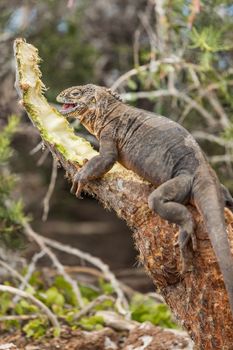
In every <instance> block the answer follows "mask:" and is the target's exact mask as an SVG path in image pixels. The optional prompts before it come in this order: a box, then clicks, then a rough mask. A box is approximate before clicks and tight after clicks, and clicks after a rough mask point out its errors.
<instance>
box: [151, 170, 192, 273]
mask: <svg viewBox="0 0 233 350" xmlns="http://www.w3.org/2000/svg"><path fill="white" fill-rule="evenodd" d="M192 180H193V177H192V176H191V175H184V174H183V175H179V176H177V177H175V178H173V179H171V180H168V181H167V182H165V183H163V184H162V185H161V186H159V187H158V188H156V190H154V191H153V192H152V193H151V194H150V195H149V197H148V204H149V207H150V209H151V210H153V211H154V212H155V213H157V214H159V215H160V216H161V217H162V218H163V219H165V220H168V221H170V222H173V223H175V224H177V225H178V226H179V227H180V233H179V239H178V243H179V247H180V253H181V259H182V273H183V272H186V271H187V270H190V263H189V260H190V251H189V249H188V248H187V244H188V242H189V240H190V238H191V240H192V246H193V250H196V236H195V234H194V222H193V219H192V215H191V213H190V212H189V210H188V209H187V208H186V207H185V206H184V205H183V203H186V202H187V201H188V200H189V198H190V195H191V188H192Z"/></svg>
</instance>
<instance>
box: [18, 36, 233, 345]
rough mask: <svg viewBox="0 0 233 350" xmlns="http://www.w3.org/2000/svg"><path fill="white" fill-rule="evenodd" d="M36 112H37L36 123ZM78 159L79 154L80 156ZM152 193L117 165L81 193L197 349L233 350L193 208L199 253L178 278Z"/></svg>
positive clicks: (171, 239) (222, 298) (222, 295)
mask: <svg viewBox="0 0 233 350" xmlns="http://www.w3.org/2000/svg"><path fill="white" fill-rule="evenodd" d="M17 45H18V48H19V47H20V50H21V52H23V50H24V47H23V45H24V46H25V47H26V49H25V50H29V52H30V54H31V51H30V50H32V48H33V47H32V46H31V45H27V44H25V43H24V42H21V44H20V42H18V43H17ZM20 50H19V49H18V51H17V49H16V58H17V59H18V68H19V69H20V68H21V66H23V64H22V65H20V64H19V63H20V60H21V57H20ZM33 50H35V48H33ZM34 54H35V52H34ZM25 57H26V56H25ZM25 57H24V59H25ZM34 61H35V60H34ZM29 63H30V62H29ZM34 64H36V63H35V62H34ZM28 67H29V65H28ZM28 71H29V68H27V70H25V74H26V73H28ZM23 76H24V73H23V72H21V73H20V74H19V81H18V83H19V87H20V89H21V91H22V93H23V99H24V100H23V102H24V106H25V108H26V110H27V111H28V112H29V114H30V116H31V118H32V119H33V121H34V122H35V124H36V125H37V123H38V118H39V116H40V114H41V113H42V114H43V113H45V112H46V113H47V111H45V109H41V108H40V105H39V104H37V105H35V102H38V99H39V98H40V96H37V97H38V99H31V97H30V96H29V94H28V91H29V90H30V89H32V90H33V89H34V87H35V86H37V85H36V84H34V85H33V84H32V86H31V87H28V84H29V83H30V82H29V80H22V79H23ZM30 79H31V77H30ZM25 81H26V83H27V84H26V87H25ZM37 88H38V86H37ZM31 94H32V92H31ZM35 94H38V91H35ZM27 99H28V100H27ZM43 99H44V97H43ZM43 103H44V100H43ZM32 106H33V108H32ZM35 112H38V113H37V114H36V117H35V116H34V114H35ZM51 113H57V112H54V111H50V115H49V117H51ZM55 117H56V116H55V114H54V118H55ZM41 118H42V117H41ZM46 126H47V124H46ZM38 127H39V128H40V132H41V133H42V137H43V138H44V140H45V142H46V145H47V146H48V147H49V149H50V151H51V153H52V154H53V155H54V157H56V158H57V159H58V160H59V162H60V163H61V164H62V166H63V167H64V169H65V170H66V172H67V173H68V175H69V177H71V178H72V177H73V175H74V174H75V172H76V171H77V170H78V167H79V166H78V165H77V162H75V161H74V160H70V159H69V157H67V154H68V153H69V150H67V152H64V149H63V148H61V145H59V147H58V146H57V142H58V141H56V145H54V143H55V142H52V141H51V140H52V136H51V135H50V131H49V130H46V131H47V132H46V133H45V132H44V131H43V132H42V131H41V125H40V126H38ZM64 133H65V130H64ZM48 135H49V136H51V137H48ZM64 147H65V146H64ZM61 150H62V151H61ZM84 153H85V152H84V151H83V157H82V158H83V159H84V158H86V154H84ZM81 156H82V150H80V157H81ZM152 190H153V187H152V186H151V185H150V184H149V183H147V182H146V181H144V180H143V179H141V178H139V177H138V176H137V175H135V174H134V173H133V172H131V171H128V170H126V169H124V168H123V167H121V166H120V165H117V166H116V167H115V168H113V170H112V171H110V172H109V173H108V174H106V175H105V176H104V177H103V178H102V179H100V180H95V181H92V182H90V183H89V184H88V185H86V187H85V191H86V192H87V193H89V194H91V195H93V196H95V197H96V199H98V200H99V201H100V202H101V203H102V204H103V205H104V207H105V208H108V209H113V210H114V211H115V212H116V213H117V215H118V216H119V217H121V218H122V219H124V220H125V221H126V222H127V224H128V225H129V226H130V227H131V228H132V231H133V232H134V239H135V244H136V247H137V249H138V251H139V261H140V262H141V263H142V264H143V265H144V266H145V269H146V271H147V273H148V274H149V275H150V277H151V279H152V280H153V282H154V284H155V286H156V288H157V289H158V290H159V291H160V293H161V295H162V296H163V297H164V298H165V300H166V302H167V304H168V305H169V306H170V308H171V310H172V312H173V313H174V315H175V317H176V318H177V320H178V321H179V323H180V324H181V325H182V327H183V328H185V329H186V330H187V331H188V332H189V334H190V336H191V337H192V339H193V340H194V342H195V344H196V346H197V348H198V349H206V350H207V349H208V350H211V349H214V350H217V349H228V350H230V349H233V319H232V315H231V311H230V306H229V302H228V296H227V293H226V290H225V287H224V283H223V279H222V275H221V273H220V270H219V267H218V263H217V261H216V257H215V254H214V252H213V249H212V247H211V244H210V241H209V238H208V234H207V232H206V229H205V227H204V224H203V220H202V218H201V216H200V215H199V214H198V212H197V210H196V209H195V208H194V207H192V206H189V209H190V211H191V212H192V214H193V217H194V219H195V222H196V225H197V227H196V235H197V243H198V249H197V252H195V253H190V258H191V259H192V264H193V271H191V272H188V273H186V274H185V275H184V276H180V274H179V272H180V269H181V261H180V253H179V247H178V246H177V245H176V241H177V235H178V228H177V226H176V225H175V224H169V223H168V222H167V221H164V220H162V219H161V218H160V217H159V216H158V215H155V214H153V213H152V212H151V211H150V210H149V208H148V204H147V197H148V195H149V193H150V192H151V191H152ZM225 214H226V219H227V228H228V234H229V239H230V242H231V246H232V244H233V230H232V225H233V215H232V214H231V212H230V211H228V210H227V209H226V212H225ZM103 244H104V242H103ZM190 252H191V250H190ZM116 253H117V252H116Z"/></svg>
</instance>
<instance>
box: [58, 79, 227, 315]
mask: <svg viewBox="0 0 233 350" xmlns="http://www.w3.org/2000/svg"><path fill="white" fill-rule="evenodd" d="M57 101H58V102H60V103H63V104H64V105H63V107H62V110H61V113H62V114H63V115H64V116H66V117H74V118H78V119H79V120H80V121H81V123H82V124H83V125H84V127H85V128H86V129H87V130H88V131H89V132H90V133H91V134H93V135H95V136H96V137H97V139H98V140H99V143H100V148H99V155H97V156H95V157H93V158H92V159H90V160H89V161H88V162H87V163H86V164H85V165H84V166H83V167H82V169H81V170H80V171H79V172H78V173H77V174H76V175H75V177H74V182H73V186H72V188H71V192H72V193H75V194H76V195H77V196H78V195H79V194H80V191H81V189H82V186H83V185H84V184H86V183H87V182H88V181H91V180H93V179H97V178H99V177H101V176H103V175H104V174H105V173H106V172H108V171H109V170H110V169H111V168H112V166H113V165H114V163H115V162H116V161H118V162H120V163H121V164H122V165H123V166H124V167H126V168H127V169H131V170H133V171H134V172H135V173H137V174H139V175H140V176H142V177H143V178H144V179H146V180H148V181H149V182H151V183H152V184H154V185H156V186H158V187H157V188H156V189H155V190H154V191H153V192H152V193H151V194H150V195H149V197H148V205H149V207H150V209H151V210H152V211H154V212H156V213H158V214H159V215H160V216H161V217H162V218H163V219H165V220H168V221H170V222H172V223H175V224H177V225H178V226H179V228H180V233H179V240H178V242H179V246H180V251H181V257H182V261H183V272H185V271H187V266H188V264H187V261H186V258H185V257H186V255H187V254H186V253H187V243H188V241H189V240H190V239H191V241H192V247H193V249H194V250H196V249H197V247H196V238H195V234H194V222H193V219H192V215H191V213H190V212H189V210H188V209H187V208H186V206H185V204H186V203H188V202H190V203H192V204H195V206H196V207H197V209H198V210H199V212H200V213H201V214H202V215H203V218H204V221H205V224H206V227H207V231H208V234H209V237H210V240H211V243H212V246H213V248H214V251H215V254H216V256H217V259H218V263H219V266H220V269H221V272H222V274H223V279H224V282H225V286H226V289H227V291H228V296H229V301H230V306H231V311H232V314H233V257H232V255H231V251H230V247H229V243H228V239H227V233H226V227H225V220H224V204H225V205H226V206H227V207H229V208H230V209H231V210H232V209H233V199H232V197H231V195H230V193H229V191H228V190H227V189H226V188H225V187H224V186H223V185H221V184H220V183H219V180H218V178H217V176H216V174H215V172H214V170H213V169H212V168H211V167H210V165H209V164H208V162H207V160H206V157H205V155H204V154H203V152H202V150H201V148H200V147H199V145H198V144H197V142H196V141H195V139H194V138H193V137H192V135H191V134H190V133H189V132H188V131H187V130H186V129H184V128H183V127H182V126H181V125H179V124H177V123H176V122H174V121H172V120H170V119H168V118H165V117H162V116H160V115H156V114H154V113H151V112H148V111H145V110H142V109H138V108H134V107H131V106H129V105H126V104H124V103H123V102H121V101H120V99H119V98H118V95H117V94H116V93H113V92H112V91H111V90H109V89H106V88H105V87H100V86H96V85H92V84H88V85H84V86H74V87H71V88H68V89H66V90H64V91H62V92H61V93H60V94H59V95H58V97H57Z"/></svg>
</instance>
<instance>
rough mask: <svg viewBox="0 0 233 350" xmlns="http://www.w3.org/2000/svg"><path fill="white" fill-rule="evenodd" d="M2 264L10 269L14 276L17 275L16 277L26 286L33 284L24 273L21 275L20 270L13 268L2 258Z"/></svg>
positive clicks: (0, 261) (0, 262) (0, 263)
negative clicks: (26, 278)
mask: <svg viewBox="0 0 233 350" xmlns="http://www.w3.org/2000/svg"><path fill="white" fill-rule="evenodd" d="M0 265H2V266H3V267H4V268H5V269H6V270H8V271H9V272H10V273H11V274H12V276H15V277H16V278H18V279H19V280H20V281H21V282H22V283H23V284H24V285H25V286H27V287H31V285H30V284H29V283H28V281H26V280H25V278H24V277H23V276H22V275H20V273H18V271H16V270H15V269H13V268H12V267H11V266H10V265H8V264H7V263H5V262H4V261H2V260H0Z"/></svg>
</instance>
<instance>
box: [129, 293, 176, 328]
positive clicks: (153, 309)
mask: <svg viewBox="0 0 233 350" xmlns="http://www.w3.org/2000/svg"><path fill="white" fill-rule="evenodd" d="M130 310H131V313H132V319H133V320H135V321H138V322H145V321H150V322H151V323H152V324H154V325H159V326H161V327H165V328H177V325H176V324H175V323H174V322H173V321H172V318H171V312H170V310H169V309H168V307H167V305H165V304H158V303H156V302H155V301H154V300H153V299H152V298H148V297H145V296H143V295H141V294H135V295H134V297H133V298H132V300H131V305H130Z"/></svg>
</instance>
